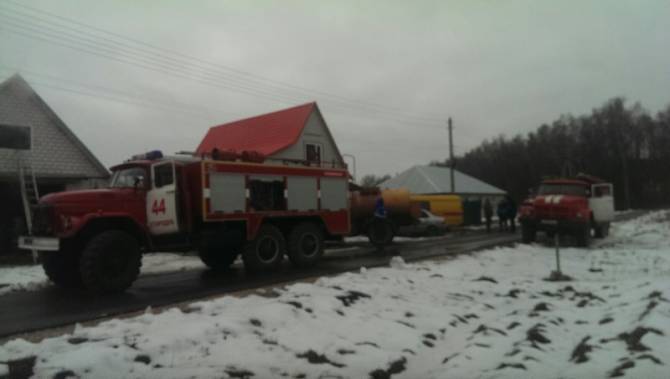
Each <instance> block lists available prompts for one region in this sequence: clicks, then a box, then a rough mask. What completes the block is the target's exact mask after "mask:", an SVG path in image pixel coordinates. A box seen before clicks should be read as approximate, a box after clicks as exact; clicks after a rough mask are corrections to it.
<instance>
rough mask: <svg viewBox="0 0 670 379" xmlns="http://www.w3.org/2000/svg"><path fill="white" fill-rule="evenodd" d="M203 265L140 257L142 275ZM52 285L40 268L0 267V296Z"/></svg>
mask: <svg viewBox="0 0 670 379" xmlns="http://www.w3.org/2000/svg"><path fill="white" fill-rule="evenodd" d="M203 267H205V266H204V264H203V263H202V262H201V261H200V258H198V257H197V256H195V255H185V254H176V253H152V254H146V255H144V256H143V257H142V275H151V274H161V273H167V272H175V271H182V270H190V269H193V268H203ZM50 285H52V284H51V282H50V281H49V279H47V277H46V275H45V274H44V270H43V269H42V266H40V265H36V266H6V267H0V295H4V294H7V293H9V292H14V291H31V290H37V289H40V288H44V287H47V286H50Z"/></svg>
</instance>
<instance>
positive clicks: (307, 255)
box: [288, 222, 324, 267]
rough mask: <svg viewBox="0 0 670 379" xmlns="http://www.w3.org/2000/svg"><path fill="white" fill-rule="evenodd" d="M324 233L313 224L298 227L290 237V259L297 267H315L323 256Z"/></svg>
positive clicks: (308, 223)
mask: <svg viewBox="0 0 670 379" xmlns="http://www.w3.org/2000/svg"><path fill="white" fill-rule="evenodd" d="M323 247H324V246H323V232H322V231H321V229H320V228H319V227H318V226H316V225H314V224H313V223H311V222H305V223H302V224H299V225H297V226H296V227H295V228H293V230H291V233H290V234H289V236H288V259H289V260H290V261H291V263H293V265H294V266H297V267H310V266H314V265H315V264H316V263H317V262H318V261H319V259H321V256H322V255H323Z"/></svg>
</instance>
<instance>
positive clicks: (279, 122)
mask: <svg viewBox="0 0 670 379" xmlns="http://www.w3.org/2000/svg"><path fill="white" fill-rule="evenodd" d="M215 149H217V150H218V151H219V152H223V153H234V154H242V153H243V152H256V153H260V154H261V155H263V156H264V157H267V158H269V159H270V160H272V161H284V162H290V161H303V162H308V163H309V164H314V165H320V164H323V165H326V166H330V165H335V166H337V167H343V165H344V160H343V159H342V155H341V154H340V151H339V149H338V148H337V144H336V143H335V140H334V139H333V135H332V134H331V133H330V130H329V129H328V126H327V125H326V121H325V120H324V118H323V115H322V114H321V111H320V110H319V107H318V106H317V104H316V102H312V103H307V104H303V105H299V106H296V107H292V108H288V109H284V110H280V111H276V112H272V113H267V114H264V115H260V116H255V117H251V118H246V119H243V120H239V121H233V122H229V123H227V124H222V125H217V126H213V127H211V128H210V129H209V131H208V132H207V134H206V135H205V138H203V140H202V142H200V145H199V146H198V149H197V150H196V154H198V155H211V154H212V152H213V151H214V150H215Z"/></svg>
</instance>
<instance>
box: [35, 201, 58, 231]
mask: <svg viewBox="0 0 670 379" xmlns="http://www.w3.org/2000/svg"><path fill="white" fill-rule="evenodd" d="M32 221H33V230H32V234H33V235H35V236H49V235H51V234H52V233H53V207H52V206H50V205H43V204H40V205H36V206H35V207H33V220H32Z"/></svg>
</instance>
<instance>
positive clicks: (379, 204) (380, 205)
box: [375, 196, 386, 218]
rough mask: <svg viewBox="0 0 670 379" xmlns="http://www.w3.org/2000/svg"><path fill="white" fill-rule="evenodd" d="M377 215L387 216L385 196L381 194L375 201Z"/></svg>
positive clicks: (378, 216)
mask: <svg viewBox="0 0 670 379" xmlns="http://www.w3.org/2000/svg"><path fill="white" fill-rule="evenodd" d="M375 217H377V218H386V206H385V205H384V198H383V197H381V196H379V197H378V198H377V201H376V202H375Z"/></svg>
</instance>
